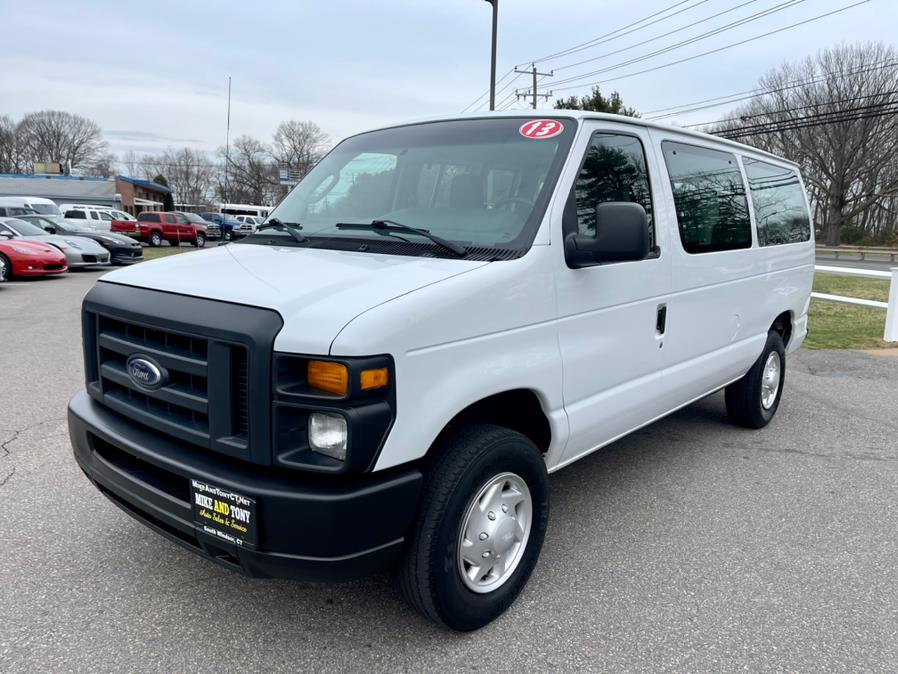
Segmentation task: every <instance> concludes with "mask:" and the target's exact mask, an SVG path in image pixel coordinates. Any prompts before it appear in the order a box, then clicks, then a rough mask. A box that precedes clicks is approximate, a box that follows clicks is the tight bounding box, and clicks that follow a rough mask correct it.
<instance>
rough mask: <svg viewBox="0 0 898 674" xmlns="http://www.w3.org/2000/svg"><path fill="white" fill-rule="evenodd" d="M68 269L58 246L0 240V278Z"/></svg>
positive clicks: (54, 272)
mask: <svg viewBox="0 0 898 674" xmlns="http://www.w3.org/2000/svg"><path fill="white" fill-rule="evenodd" d="M68 270H69V266H68V264H66V261H65V255H63V253H62V251H61V250H59V249H58V248H54V247H53V246H50V245H47V244H45V243H37V242H34V241H4V240H0V280H2V279H3V278H4V277H5V278H6V279H7V280H8V279H10V278H12V277H14V276H43V275H45V274H63V273H65V272H67V271H68Z"/></svg>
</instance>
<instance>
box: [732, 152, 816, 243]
mask: <svg viewBox="0 0 898 674" xmlns="http://www.w3.org/2000/svg"><path fill="white" fill-rule="evenodd" d="M742 165H743V166H745V174H746V176H748V189H750V190H751V204H752V209H753V210H754V212H755V222H756V223H757V225H758V242H759V243H760V244H761V245H762V246H778V245H781V244H784V243H799V242H801V241H808V240H809V239H810V238H811V219H810V217H809V216H808V206H807V202H805V199H804V192H803V191H802V189H801V181H799V179H798V173H796V172H795V171H794V170H792V169H788V168H783V167H782V166H774V165H773V164H768V163H767V162H763V161H758V160H756V159H749V158H747V157H743V158H742Z"/></svg>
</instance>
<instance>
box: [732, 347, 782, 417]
mask: <svg viewBox="0 0 898 674" xmlns="http://www.w3.org/2000/svg"><path fill="white" fill-rule="evenodd" d="M785 381H786V349H785V346H784V345H783V338H782V337H781V336H780V334H779V333H777V332H773V331H771V332H769V333H768V334H767V343H766V344H765V345H764V351H763V352H762V353H761V355H760V357H759V358H758V360H756V361H755V364H754V365H752V366H751V369H750V370H749V371H748V372H747V373H746V374H745V376H744V377H742V379H740V380H739V381H737V382H733V383H732V384H730V385H729V386H727V388H726V406H727V414H728V415H729V417H730V419H732V420H733V421H735V422H736V423H737V424H739V425H740V426H745V427H746V428H763V427H764V426H766V425H767V424H769V423H770V420H771V419H773V415H774V414H776V410H777V408H778V407H779V404H780V398H781V397H782V395H783V384H784V383H785Z"/></svg>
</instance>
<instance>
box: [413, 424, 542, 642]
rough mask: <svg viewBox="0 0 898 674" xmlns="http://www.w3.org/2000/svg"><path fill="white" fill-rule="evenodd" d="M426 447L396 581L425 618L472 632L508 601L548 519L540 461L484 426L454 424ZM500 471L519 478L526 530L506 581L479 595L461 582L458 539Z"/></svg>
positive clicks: (516, 436)
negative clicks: (526, 499)
mask: <svg viewBox="0 0 898 674" xmlns="http://www.w3.org/2000/svg"><path fill="white" fill-rule="evenodd" d="M433 451H434V452H436V454H435V456H434V459H433V460H432V461H431V463H430V465H429V468H428V470H427V474H426V478H425V484H424V490H423V495H422V499H421V507H420V510H419V512H418V516H417V519H416V522H415V525H414V529H413V531H412V533H411V535H410V537H409V540H408V542H407V544H406V549H405V552H404V555H403V558H402V561H401V562H400V564H399V568H398V573H397V580H398V585H399V589H400V591H401V593H402V595H403V596H404V597H405V599H406V601H408V603H409V604H411V605H412V606H413V607H414V608H415V609H416V610H418V611H419V612H420V613H422V614H424V615H425V616H427V617H428V618H430V619H431V620H434V621H436V622H438V623H441V624H443V625H446V626H447V627H450V628H452V629H454V630H459V631H471V630H476V629H478V628H480V627H483V626H484V625H486V624H487V623H489V622H490V621H492V620H493V619H495V618H497V617H498V616H499V615H501V614H502V613H503V612H504V611H505V610H506V609H507V608H508V607H509V606H510V605H511V604H512V602H514V600H515V599H516V598H517V596H518V595H519V594H520V592H521V590H522V589H523V587H524V585H525V584H526V583H527V580H528V578H529V577H530V573H531V572H532V571H533V568H534V567H535V566H536V561H537V559H538V558H539V553H540V550H541V549H542V545H543V539H544V538H545V533H546V525H547V523H548V520H549V484H548V474H547V472H546V464H545V461H544V460H543V457H542V455H541V454H540V452H539V450H538V449H537V448H536V446H535V445H534V444H533V443H532V442H531V441H530V440H529V439H528V438H526V437H524V436H523V435H521V434H520V433H517V432H515V431H512V430H509V429H507V428H502V427H500V426H492V425H488V424H477V425H472V426H469V427H466V428H463V429H460V430H459V431H458V432H455V433H453V434H452V435H450V436H448V437H446V438H445V439H444V440H443V441H441V442H440V445H439V446H438V447H435V448H434V449H433ZM502 473H513V474H514V475H515V476H519V477H520V478H521V479H523V481H524V482H525V484H526V486H527V488H528V489H529V490H530V495H531V501H532V508H533V512H532V518H531V525H530V534H529V537H528V538H527V540H526V543H524V550H523V553H521V558H520V561H519V562H518V564H517V566H516V567H515V568H514V571H513V572H511V574H510V575H509V576H508V577H507V580H506V581H505V582H504V583H502V584H501V585H499V586H498V587H497V588H496V589H494V590H492V591H490V592H487V593H482V594H481V593H477V592H474V591H472V590H471V589H469V588H468V587H466V585H465V583H464V582H463V581H462V577H461V572H460V570H459V562H458V544H459V537H460V535H461V528H462V523H463V519H464V517H465V514H466V511H467V510H468V506H469V505H470V504H471V501H472V499H473V498H474V497H475V496H476V495H477V494H478V493H479V492H480V490H481V488H482V487H483V486H484V485H486V484H487V483H488V482H489V481H490V480H491V479H492V478H494V477H496V476H499V475H501V474H502ZM503 507H504V506H503Z"/></svg>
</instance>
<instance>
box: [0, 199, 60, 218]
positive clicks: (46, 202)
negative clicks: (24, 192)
mask: <svg viewBox="0 0 898 674" xmlns="http://www.w3.org/2000/svg"><path fill="white" fill-rule="evenodd" d="M0 206H20V207H22V208H30V209H31V210H32V211H34V212H35V213H38V214H39V215H56V216H58V215H61V213H60V211H59V206H57V205H56V202H55V201H53V200H52V199H46V198H44V197H0Z"/></svg>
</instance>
